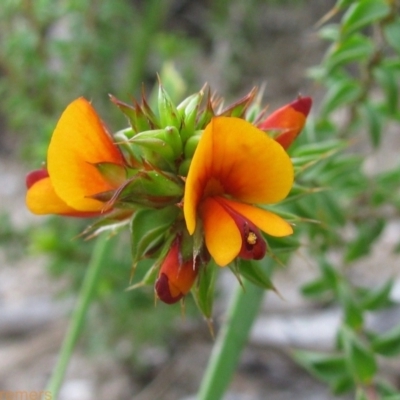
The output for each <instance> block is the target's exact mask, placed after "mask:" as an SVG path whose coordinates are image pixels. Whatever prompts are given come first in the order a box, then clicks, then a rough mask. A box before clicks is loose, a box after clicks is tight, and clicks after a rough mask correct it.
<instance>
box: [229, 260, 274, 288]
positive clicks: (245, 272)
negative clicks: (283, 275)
mask: <svg viewBox="0 0 400 400" xmlns="http://www.w3.org/2000/svg"><path fill="white" fill-rule="evenodd" d="M268 265H270V264H267V263H265V262H263V260H260V261H254V260H239V261H238V263H237V267H238V271H239V273H240V275H242V276H243V277H244V278H246V279H247V280H248V281H250V282H251V283H253V284H254V285H257V286H259V287H261V288H263V289H266V290H274V291H276V289H275V286H274V285H273V283H272V281H271V279H270V276H271V273H272V269H271V268H267V267H266V266H268Z"/></svg>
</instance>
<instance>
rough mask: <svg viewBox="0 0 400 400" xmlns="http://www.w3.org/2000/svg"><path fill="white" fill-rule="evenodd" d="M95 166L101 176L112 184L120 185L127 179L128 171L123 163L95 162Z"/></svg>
mask: <svg viewBox="0 0 400 400" xmlns="http://www.w3.org/2000/svg"><path fill="white" fill-rule="evenodd" d="M95 167H96V168H97V170H98V171H99V172H100V174H101V176H102V177H103V178H104V179H105V180H106V181H107V182H109V183H110V184H111V185H112V186H120V185H122V184H124V182H125V181H126V177H127V171H126V168H125V167H124V166H122V165H119V164H114V163H109V162H102V163H97V164H95Z"/></svg>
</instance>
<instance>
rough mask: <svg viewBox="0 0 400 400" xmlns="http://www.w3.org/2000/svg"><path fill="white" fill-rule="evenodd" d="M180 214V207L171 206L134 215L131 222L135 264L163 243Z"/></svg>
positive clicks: (143, 210)
mask: <svg viewBox="0 0 400 400" xmlns="http://www.w3.org/2000/svg"><path fill="white" fill-rule="evenodd" d="M179 212H180V211H179V208H178V207H176V206H169V207H165V208H162V209H160V210H153V209H142V210H138V211H136V212H135V213H134V215H133V217H132V221H131V245H132V257H133V263H134V264H135V263H137V262H138V261H139V260H141V259H142V258H143V257H144V256H146V255H148V253H151V252H153V251H155V250H156V249H157V248H158V246H160V245H161V244H162V243H163V241H164V240H165V239H166V233H167V232H168V230H169V228H171V226H172V225H173V223H174V221H175V219H176V218H177V216H178V214H179Z"/></svg>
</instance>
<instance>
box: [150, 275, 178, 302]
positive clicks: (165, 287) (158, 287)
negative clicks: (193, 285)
mask: <svg viewBox="0 0 400 400" xmlns="http://www.w3.org/2000/svg"><path fill="white" fill-rule="evenodd" d="M155 291H156V293H157V296H158V298H159V299H160V300H161V301H163V302H164V303H166V304H174V303H176V302H178V301H179V300H180V299H181V298H182V297H183V296H184V294H183V293H179V294H178V295H177V296H173V295H172V294H171V290H170V282H169V279H168V277H167V275H165V274H164V273H160V275H159V277H158V279H157V281H156V284H155Z"/></svg>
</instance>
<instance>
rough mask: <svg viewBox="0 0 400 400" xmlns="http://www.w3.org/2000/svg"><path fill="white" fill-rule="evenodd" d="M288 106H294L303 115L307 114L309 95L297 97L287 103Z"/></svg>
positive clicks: (309, 103)
mask: <svg viewBox="0 0 400 400" xmlns="http://www.w3.org/2000/svg"><path fill="white" fill-rule="evenodd" d="M289 105H290V107H292V108H294V109H295V110H296V111H298V112H301V113H302V114H303V115H304V116H305V117H307V115H308V114H309V112H310V110H311V106H312V99H311V97H301V96H300V97H299V98H298V99H297V100H295V101H293V102H292V103H290V104H289Z"/></svg>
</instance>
